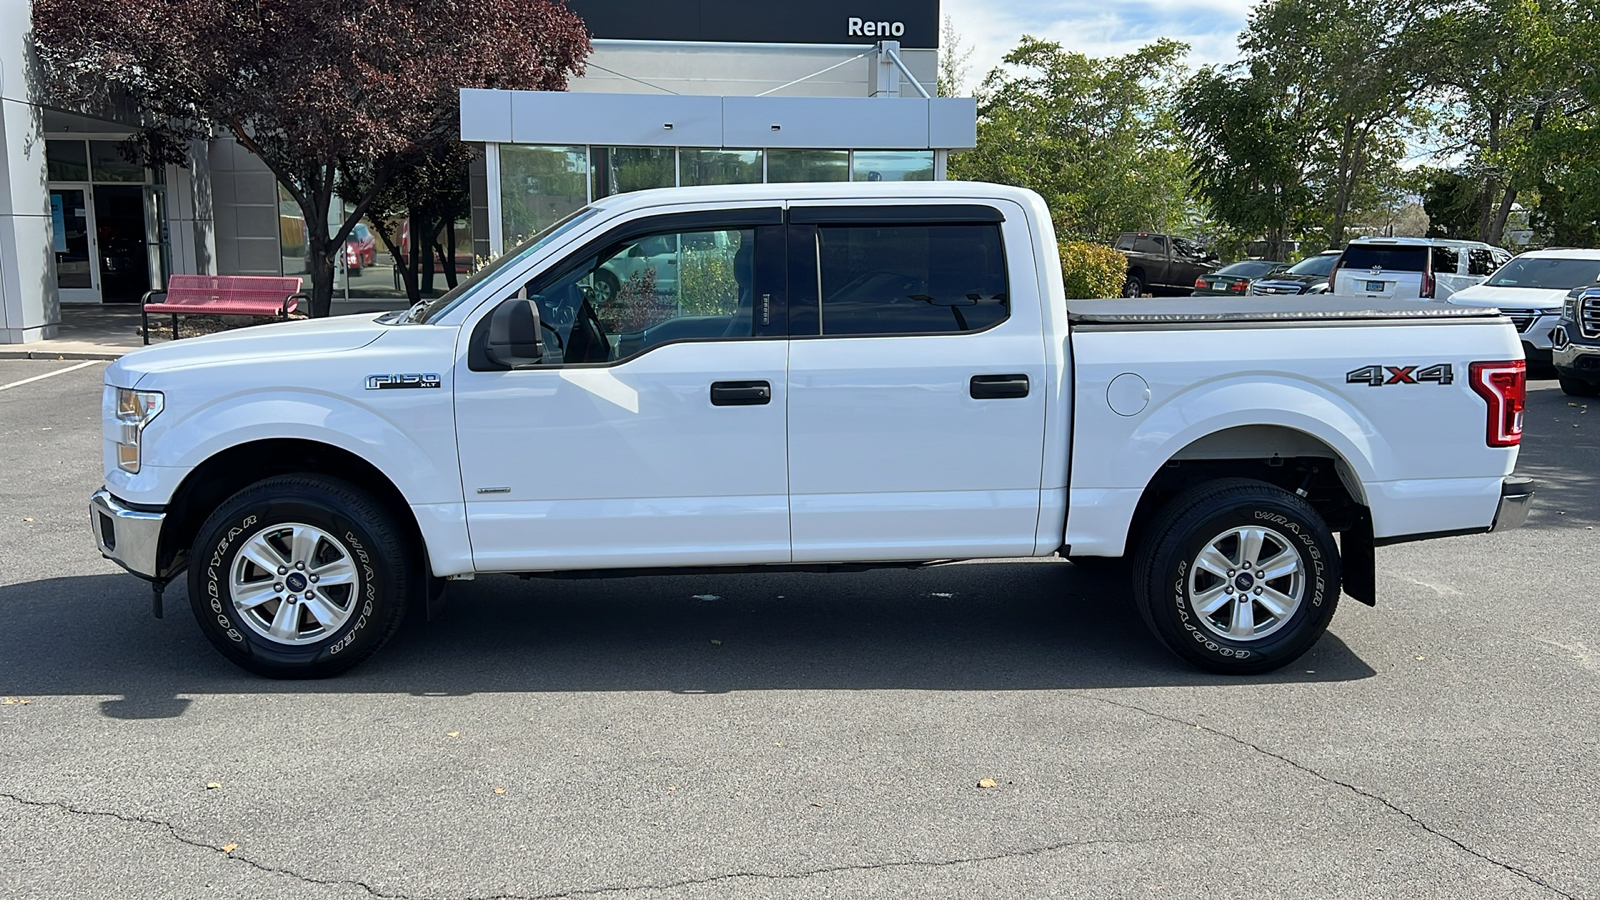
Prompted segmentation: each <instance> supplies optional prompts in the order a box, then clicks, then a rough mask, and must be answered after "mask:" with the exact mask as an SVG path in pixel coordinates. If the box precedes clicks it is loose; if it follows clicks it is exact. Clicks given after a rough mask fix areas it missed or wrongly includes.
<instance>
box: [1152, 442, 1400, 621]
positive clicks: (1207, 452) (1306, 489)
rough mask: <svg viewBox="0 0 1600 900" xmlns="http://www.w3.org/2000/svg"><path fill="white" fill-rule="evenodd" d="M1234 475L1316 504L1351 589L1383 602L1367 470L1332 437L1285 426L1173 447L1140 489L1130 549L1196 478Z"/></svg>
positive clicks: (1353, 593)
mask: <svg viewBox="0 0 1600 900" xmlns="http://www.w3.org/2000/svg"><path fill="white" fill-rule="evenodd" d="M1363 462H1365V461H1364V460H1363ZM1232 478H1246V479H1250V480H1252V481H1260V482H1264V483H1266V484H1270V485H1272V486H1274V487H1277V488H1280V489H1282V490H1285V491H1288V492H1290V493H1293V494H1296V495H1298V496H1300V497H1302V498H1303V499H1304V500H1305V501H1306V502H1307V503H1309V504H1310V505H1311V507H1312V509H1314V510H1316V511H1317V514H1318V515H1320V516H1321V517H1322V518H1323V520H1324V521H1325V522H1326V523H1327V525H1328V528H1329V529H1330V530H1331V531H1333V532H1335V533H1338V534H1339V535H1340V545H1341V549H1342V552H1341V556H1342V558H1343V569H1344V573H1345V592H1346V593H1348V594H1350V595H1351V596H1352V597H1354V598H1355V599H1357V600H1360V601H1361V602H1363V603H1367V604H1368V605H1372V604H1373V603H1375V586H1374V585H1373V582H1374V581H1375V578H1376V573H1375V563H1374V560H1373V551H1372V547H1373V538H1372V514H1371V511H1370V510H1369V508H1368V505H1367V498H1366V493H1365V489H1364V487H1363V485H1362V482H1361V476H1360V474H1359V470H1358V469H1357V468H1356V467H1355V466H1353V465H1352V464H1351V461H1350V460H1349V459H1347V458H1346V454H1345V453H1343V452H1341V451H1340V450H1339V449H1336V448H1335V447H1333V446H1332V445H1331V444H1330V443H1328V442H1327V441H1324V440H1323V439H1322V438H1320V437H1318V436H1317V435H1314V434H1311V433H1309V432H1306V431H1302V430H1300V429H1297V428H1292V427H1289V426H1285V425H1243V426H1235V427H1231V428H1224V429H1221V430H1219V431H1214V432H1211V433H1209V434H1206V435H1204V436H1202V437H1200V438H1197V439H1195V440H1193V441H1190V442H1189V443H1188V444H1185V445H1184V446H1183V447H1182V448H1181V449H1179V450H1178V451H1177V452H1176V453H1173V454H1172V455H1171V456H1170V457H1168V459H1167V460H1166V462H1165V463H1164V464H1163V465H1162V466H1161V467H1160V468H1159V469H1157V470H1156V472H1155V474H1154V475H1152V476H1151V477H1150V479H1149V481H1148V482H1147V483H1146V484H1145V487H1144V490H1143V491H1142V492H1141V494H1140V496H1139V501H1138V503H1137V504H1136V505H1135V507H1134V511H1133V516H1132V518H1131V519H1130V521H1129V523H1128V533H1127V539H1126V544H1125V552H1131V551H1132V550H1133V549H1134V548H1136V547H1138V546H1139V544H1140V543H1141V542H1142V541H1143V539H1144V533H1145V530H1146V529H1147V528H1148V527H1149V526H1150V525H1151V523H1152V522H1153V521H1154V520H1155V518H1156V517H1157V516H1158V515H1159V514H1160V512H1161V510H1162V508H1163V507H1165V506H1166V504H1167V503H1168V502H1170V501H1171V500H1172V499H1173V498H1175V497H1177V496H1178V495H1179V494H1181V493H1183V492H1184V491H1186V490H1188V489H1190V488H1193V487H1194V486H1196V485H1199V484H1204V483H1207V482H1211V481H1219V480H1223V479H1232Z"/></svg>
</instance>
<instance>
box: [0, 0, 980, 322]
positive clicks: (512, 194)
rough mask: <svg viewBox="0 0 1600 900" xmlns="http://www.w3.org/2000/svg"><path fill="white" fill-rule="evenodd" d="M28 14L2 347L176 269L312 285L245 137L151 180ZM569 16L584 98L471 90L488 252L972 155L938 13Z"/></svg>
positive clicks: (13, 70) (12, 70)
mask: <svg viewBox="0 0 1600 900" xmlns="http://www.w3.org/2000/svg"><path fill="white" fill-rule="evenodd" d="M28 6H29V4H27V3H8V4H5V9H4V11H3V12H0V104H3V110H0V112H3V115H0V129H3V132H4V133H3V135H0V153H3V154H4V161H5V168H6V178H5V179H3V180H0V301H3V302H0V343H12V344H14V343H26V342H31V341H37V340H42V339H47V338H50V337H53V336H54V334H55V331H56V326H57V323H58V322H59V321H60V317H61V312H60V310H61V306H62V305H63V304H74V303H118V302H137V301H138V299H139V298H140V297H141V296H142V295H143V294H144V292H145V291H147V290H150V289H151V288H152V287H157V286H160V285H161V284H163V283H164V281H165V278H166V277H167V276H168V275H169V274H173V273H201V274H218V275H297V274H299V275H303V274H304V273H305V246H304V233H305V230H304V223H303V222H302V221H301V219H300V210H299V208H298V207H297V206H296V205H295V204H294V203H293V202H292V201H291V200H290V199H289V197H288V196H287V194H286V193H285V192H284V191H283V190H282V188H281V187H280V186H279V185H278V184H277V183H276V180H275V179H274V178H273V176H272V174H271V173H270V172H268V171H267V169H266V167H265V166H264V165H263V164H262V163H261V162H260V160H258V159H256V158H255V157H254V156H253V155H251V154H250V153H249V152H247V151H245V150H244V149H243V148H242V147H240V146H238V145H237V144H236V143H235V142H234V141H233V139H232V138H230V137H219V138H216V139H214V140H211V141H206V142H197V143H196V144H195V145H194V146H193V147H192V148H191V152H190V164H189V165H188V166H187V167H179V166H167V167H164V168H160V169H150V168H145V167H142V166H139V165H137V164H132V163H129V162H127V161H125V160H124V159H122V157H121V156H120V155H119V154H118V153H117V143H118V142H119V141H121V140H123V139H124V138H126V137H128V136H129V135H130V134H131V133H132V131H133V129H132V127H130V123H131V122H132V121H133V118H132V111H131V110H127V111H116V110H113V111H102V112H101V114H100V115H96V116H86V115H82V114H80V113H79V112H72V111H67V110H62V109H57V108H54V107H52V106H51V105H50V104H49V103H48V102H45V101H42V100H41V99H40V97H41V94H42V91H41V86H40V85H39V84H38V80H37V77H36V75H35V73H34V72H33V71H32V70H31V69H30V68H29V64H28V60H29V59H30V58H31V51H30V49H29V45H28V41H29V37H28V35H29V32H30V31H31V28H30V26H29V23H28V17H29V10H28ZM568 6H569V7H571V8H572V9H573V10H574V11H575V12H577V13H578V14H579V15H580V16H581V17H582V18H583V19H584V21H585V23H586V24H587V25H588V27H589V30H590V32H591V33H592V34H593V36H594V52H593V54H592V55H591V56H590V57H589V60H588V68H587V72H586V74H585V75H584V76H583V77H582V78H577V79H573V80H572V82H571V84H570V86H569V91H568V92H566V93H553V92H521V91H489V90H463V91H462V92H461V137H462V139H463V140H466V141H470V142H475V143H479V144H481V145H482V146H483V148H484V153H483V154H482V157H481V159H480V161H479V163H478V164H477V165H476V166H475V167H474V170H473V172H472V179H471V191H472V219H471V240H472V250H473V252H474V254H475V255H477V256H489V255H493V254H495V253H498V252H500V250H502V249H503V248H504V247H506V246H508V245H510V244H511V243H514V242H515V241H516V240H517V239H518V238H519V237H522V236H525V235H529V234H532V233H534V232H535V231H538V230H539V229H541V228H543V227H544V226H546V225H548V224H550V223H551V222H553V221H555V220H556V219H558V218H560V217H561V216H563V215H565V214H566V213H568V212H570V211H572V210H574V209H577V208H579V207H581V206H583V205H584V204H586V203H588V202H590V201H592V200H594V199H596V198H599V197H604V196H609V195H611V194H616V193H620V192H624V191H632V190H643V189H646V188H654V187H671V186H674V185H703V184H743V183H760V182H794V181H851V180H855V181H877V180H884V181H891V180H931V179H938V178H942V177H943V176H944V167H945V161H946V158H947V156H948V154H949V152H950V151H952V150H961V149H966V148H970V147H972V146H973V143H974V140H975V129H976V110H975V107H974V103H973V101H972V100H971V99H970V98H956V99H945V98H937V97H930V96H929V95H930V94H932V93H933V92H934V91H933V86H934V82H935V76H936V71H937V60H938V37H939V5H938V2H937V0H811V2H808V3H804V4H782V5H778V4H751V3H748V2H746V0H648V2H647V0H568ZM333 214H336V212H334V213H333ZM463 249H464V248H463ZM341 278H342V286H343V288H344V289H345V290H346V291H350V290H354V291H356V292H358V293H359V294H360V295H361V296H379V295H383V294H386V293H387V294H398V293H399V291H398V283H397V282H394V281H393V280H392V277H391V273H389V272H388V270H387V268H385V267H376V269H375V270H368V271H363V272H361V273H359V274H357V273H353V272H345V273H341Z"/></svg>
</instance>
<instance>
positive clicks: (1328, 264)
mask: <svg viewBox="0 0 1600 900" xmlns="http://www.w3.org/2000/svg"><path fill="white" fill-rule="evenodd" d="M1338 259H1339V254H1337V253H1322V254H1318V255H1316V256H1312V257H1307V258H1306V259H1302V260H1300V261H1299V262H1297V263H1295V264H1294V265H1293V266H1290V267H1289V274H1290V275H1326V274H1328V273H1329V272H1332V271H1333V264H1334V262H1335V261H1336V260H1338Z"/></svg>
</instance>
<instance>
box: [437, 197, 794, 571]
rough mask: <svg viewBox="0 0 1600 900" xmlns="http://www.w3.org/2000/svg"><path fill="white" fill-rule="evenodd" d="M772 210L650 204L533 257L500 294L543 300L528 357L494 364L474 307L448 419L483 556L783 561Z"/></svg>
mask: <svg viewBox="0 0 1600 900" xmlns="http://www.w3.org/2000/svg"><path fill="white" fill-rule="evenodd" d="M778 221H779V212H778V210H777V209H770V210H754V211H746V212H744V213H727V214H719V215H717V216H710V217H707V216H699V217H697V218H695V219H693V220H692V221H691V220H686V219H684V218H683V217H670V216H661V217H656V218H655V219H654V220H647V221H646V222H644V223H635V224H630V225H627V226H623V228H622V229H621V230H616V229H614V230H613V232H612V233H613V235H615V236H616V237H615V239H614V240H605V241H601V242H599V243H597V244H593V245H591V246H590V247H588V248H586V249H584V250H580V251H577V252H575V253H574V254H573V255H572V256H571V257H569V258H568V259H567V260H565V261H563V262H559V263H556V264H554V265H553V266H551V267H549V268H546V269H545V270H544V271H543V272H542V273H540V274H539V275H537V276H535V277H533V279H532V280H531V281H530V282H529V283H528V284H527V285H526V286H525V287H524V288H523V289H522V290H520V291H518V292H517V295H516V296H514V297H509V298H506V301H508V302H518V301H519V298H520V297H521V296H523V295H524V293H525V294H526V296H527V297H528V298H530V299H533V300H535V301H536V302H537V303H538V305H539V309H540V314H541V321H542V324H543V328H542V334H543V358H542V360H541V362H540V363H539V364H537V365H531V366H528V367H526V368H521V369H517V370H512V371H503V370H495V369H494V368H493V363H492V361H490V360H488V358H487V357H485V356H484V355H483V354H484V351H483V350H482V346H483V343H484V342H485V340H486V335H487V324H488V316H487V315H485V316H484V317H483V318H482V319H480V320H479V321H478V322H477V323H476V324H472V323H469V325H468V326H467V332H466V333H467V334H469V335H470V337H469V339H468V340H467V341H465V342H464V343H466V344H468V345H469V349H467V350H466V351H465V352H464V353H463V354H462V355H461V358H460V359H459V360H458V363H457V368H456V382H455V391H456V428H457V434H458V439H459V444H460V451H461V469H462V480H463V487H464V488H465V492H466V501H467V524H468V529H469V532H470V534H471V538H472V550H473V558H474V562H475V564H476V566H477V568H478V570H479V571H538V570H551V569H583V568H643V567H653V566H693V565H729V564H760V563H778V562H787V561H788V560H789V505H788V495H787V492H788V472H787V465H786V458H785V441H786V422H785V417H784V412H785V408H786V397H785V389H786V385H785V374H786V368H787V344H786V342H785V341H784V340H783V335H782V329H783V322H782V320H781V313H782V289H783V252H784V247H783V244H782V227H781V226H780V225H777V224H776V223H777V222H778ZM667 246H670V247H671V248H672V250H671V252H670V253H669V252H666V251H664V250H663V247H667ZM620 261H626V263H625V264H623V263H621V262H620ZM667 266H670V267H671V268H670V270H667V269H665V267H667ZM611 279H615V285H612V284H611V283H610V280H611ZM758 298H759V301H758ZM774 309H775V310H777V315H776V316H774V315H773V312H772V311H773V310H774ZM758 310H759V312H758Z"/></svg>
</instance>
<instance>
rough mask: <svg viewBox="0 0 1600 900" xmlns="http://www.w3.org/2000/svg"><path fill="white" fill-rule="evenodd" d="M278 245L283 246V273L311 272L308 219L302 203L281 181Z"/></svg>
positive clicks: (298, 273)
mask: <svg viewBox="0 0 1600 900" xmlns="http://www.w3.org/2000/svg"><path fill="white" fill-rule="evenodd" d="M278 245H279V246H281V247H282V248H283V250H282V256H283V274H285V275H306V274H308V273H309V272H310V268H309V266H308V265H307V260H306V252H307V250H306V220H305V217H304V216H303V215H302V214H301V212H300V204H298V203H296V202H295V199H294V198H293V197H291V196H290V195H289V191H288V189H287V188H285V187H284V186H283V185H282V184H281V183H280V184H279V185H278Z"/></svg>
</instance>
